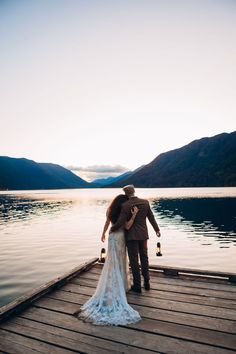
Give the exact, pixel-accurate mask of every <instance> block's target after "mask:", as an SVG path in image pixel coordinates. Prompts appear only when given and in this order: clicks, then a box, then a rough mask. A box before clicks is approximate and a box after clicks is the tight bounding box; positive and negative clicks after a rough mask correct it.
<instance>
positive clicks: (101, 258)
mask: <svg viewBox="0 0 236 354" xmlns="http://www.w3.org/2000/svg"><path fill="white" fill-rule="evenodd" d="M105 260H106V250H105V248H102V249H101V254H100V262H101V263H105Z"/></svg>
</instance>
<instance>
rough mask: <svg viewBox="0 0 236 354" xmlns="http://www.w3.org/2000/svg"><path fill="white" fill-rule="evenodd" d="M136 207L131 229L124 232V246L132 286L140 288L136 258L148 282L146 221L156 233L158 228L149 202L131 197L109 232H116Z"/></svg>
mask: <svg viewBox="0 0 236 354" xmlns="http://www.w3.org/2000/svg"><path fill="white" fill-rule="evenodd" d="M134 206H137V207H138V209H139V211H138V213H137V215H136V217H135V220H134V223H133V225H132V227H131V228H130V229H129V230H127V231H126V244H127V248H128V254H129V261H130V266H131V269H132V273H133V279H134V286H135V287H138V288H140V287H141V276H140V271H139V263H138V256H139V257H140V262H141V269H142V275H143V277H144V280H145V281H146V282H148V281H149V265H148V249H147V240H148V238H149V237H148V229H147V224H146V219H147V218H148V220H149V221H150V223H151V225H152V227H153V228H154V230H155V231H156V232H157V231H159V227H158V225H157V222H156V220H155V218H154V215H153V213H152V210H151V208H150V205H149V202H148V201H147V200H145V199H140V198H138V197H131V198H130V199H129V200H127V202H125V203H124V204H123V205H122V209H121V213H120V216H119V218H118V220H117V222H116V223H115V224H114V225H113V226H112V227H111V231H116V230H118V229H119V228H121V227H122V226H124V224H125V222H126V221H127V220H129V219H130V218H131V215H132V214H131V209H132V207H134Z"/></svg>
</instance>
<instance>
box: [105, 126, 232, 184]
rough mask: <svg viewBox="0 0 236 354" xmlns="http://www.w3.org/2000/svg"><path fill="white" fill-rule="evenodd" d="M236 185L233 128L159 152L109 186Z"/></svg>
mask: <svg viewBox="0 0 236 354" xmlns="http://www.w3.org/2000/svg"><path fill="white" fill-rule="evenodd" d="M125 184H134V185H135V186H136V187H146V188H147V187H150V188H154V187H226V186H236V131H235V132H232V133H222V134H218V135H215V136H213V137H210V138H209V137H207V138H202V139H199V140H194V141H192V142H191V143H190V144H188V145H185V146H183V147H181V148H179V149H175V150H171V151H168V152H165V153H162V154H160V155H158V156H157V157H156V158H155V159H154V160H153V161H151V162H150V163H149V164H148V165H145V166H144V167H143V168H141V169H140V170H139V171H137V172H136V173H134V174H132V175H131V176H128V178H124V179H122V180H120V181H118V182H115V183H112V184H111V185H109V186H108V187H120V186H123V185H125Z"/></svg>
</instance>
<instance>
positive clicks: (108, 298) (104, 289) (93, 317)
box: [78, 194, 141, 326]
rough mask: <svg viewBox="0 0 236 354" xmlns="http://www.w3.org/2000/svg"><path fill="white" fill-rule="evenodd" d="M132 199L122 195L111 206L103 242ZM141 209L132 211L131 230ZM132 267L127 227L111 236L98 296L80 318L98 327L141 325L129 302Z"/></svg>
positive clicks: (104, 229)
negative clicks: (130, 269)
mask: <svg viewBox="0 0 236 354" xmlns="http://www.w3.org/2000/svg"><path fill="white" fill-rule="evenodd" d="M127 200H128V198H127V196H125V195H123V194H120V195H118V196H117V197H116V198H115V199H114V200H113V201H112V203H111V204H110V206H109V207H108V209H107V213H106V222H105V225H104V228H103V233H102V237H101V240H102V242H104V241H105V238H106V235H105V234H106V231H107V230H108V228H109V225H110V223H112V224H114V223H115V222H116V221H117V219H118V217H119V214H120V212H121V206H122V204H123V203H124V202H126V201H127ZM137 213H138V208H137V207H134V208H133V209H132V210H131V214H132V216H131V218H130V220H129V221H127V222H126V224H125V229H127V230H129V229H130V228H131V227H132V225H133V222H134V219H135V217H136V214H137ZM130 287H131V286H130V278H129V267H128V261H127V254H126V245H125V230H124V229H123V228H121V229H119V230H117V231H115V232H112V233H110V234H109V239H108V252H107V258H106V262H105V264H104V266H103V270H102V273H101V276H100V278H99V282H98V285H97V288H96V291H95V293H94V295H93V296H92V297H91V298H90V299H89V300H88V301H87V302H86V303H85V304H84V305H83V306H82V307H81V309H80V312H79V315H78V318H80V319H83V320H84V321H86V322H91V323H93V324H95V325H116V326H117V325H126V324H129V323H135V322H138V321H139V320H140V319H141V317H140V315H139V313H138V312H137V311H135V310H134V309H133V308H132V307H131V306H130V305H129V304H128V302H127V298H126V291H128V290H129V289H130Z"/></svg>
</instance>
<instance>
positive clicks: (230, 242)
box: [0, 188, 236, 306]
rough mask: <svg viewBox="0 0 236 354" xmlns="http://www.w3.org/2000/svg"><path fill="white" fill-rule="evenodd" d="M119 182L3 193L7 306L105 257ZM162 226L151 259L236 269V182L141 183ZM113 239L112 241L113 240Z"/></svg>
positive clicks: (0, 281) (0, 282) (0, 221)
mask: <svg viewBox="0 0 236 354" xmlns="http://www.w3.org/2000/svg"><path fill="white" fill-rule="evenodd" d="M119 193H120V190H119V189H117V190H116V189H96V190H90V189H89V190H78V189H77V190H59V191H55V190H53V191H27V192H25V191H20V192H0V241H1V252H0V306H2V305H4V304H6V303H8V302H10V301H12V300H13V299H15V298H16V297H18V296H20V295H22V294H24V293H25V292H27V291H29V290H31V289H32V288H34V287H36V286H39V285H41V284H42V283H45V282H46V281H48V280H51V279H52V278H54V277H55V276H58V275H61V274H62V273H63V272H66V271H68V270H70V269H71V268H72V267H74V266H77V265H78V264H80V263H82V262H84V261H85V260H89V259H90V258H92V257H97V256H99V253H100V249H101V246H102V244H101V242H100V237H101V231H102V228H103V224H104V220H105V211H106V208H107V206H108V204H109V202H110V201H111V199H112V198H113V197H114V196H116V195H117V194H119ZM136 194H137V195H138V196H140V197H145V198H148V199H149V201H150V203H151V205H152V209H153V211H154V213H155V215H156V218H157V221H158V223H159V225H160V228H161V232H162V237H161V245H162V253H163V256H162V257H156V256H155V245H156V241H157V239H156V236H155V233H154V231H153V230H152V228H151V227H149V229H150V240H149V257H150V263H152V264H162V265H171V266H179V267H180V266H183V267H191V268H200V269H211V270H221V271H230V272H236V247H235V246H236V215H235V214H236V213H235V211H236V188H179V189H137V193H136ZM105 246H107V243H106V245H105Z"/></svg>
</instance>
